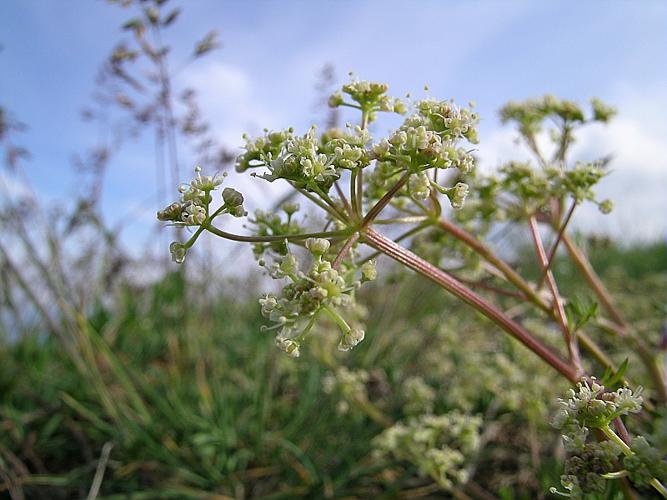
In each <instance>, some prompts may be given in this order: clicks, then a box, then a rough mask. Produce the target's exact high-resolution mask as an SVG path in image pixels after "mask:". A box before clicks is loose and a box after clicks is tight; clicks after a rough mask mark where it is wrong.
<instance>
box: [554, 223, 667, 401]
mask: <svg viewBox="0 0 667 500" xmlns="http://www.w3.org/2000/svg"><path fill="white" fill-rule="evenodd" d="M562 240H563V243H564V244H565V247H566V248H567V250H568V253H569V254H570V258H571V259H572V261H573V262H574V264H575V266H576V267H577V268H578V269H579V271H580V272H581V273H582V274H583V275H584V278H585V280H586V281H587V282H588V284H589V286H590V287H591V289H592V290H593V292H594V293H595V295H596V296H597V297H598V299H599V300H600V302H601V303H602V305H603V307H604V308H605V309H606V310H607V312H608V313H609V316H611V319H612V321H610V322H609V324H608V325H605V324H604V322H602V321H601V322H600V323H601V326H602V327H603V328H605V329H606V330H611V331H613V332H615V333H616V334H617V335H618V336H619V337H621V338H622V339H625V341H626V342H628V343H629V344H630V345H631V346H632V347H633V348H634V350H635V352H636V353H637V354H638V356H639V357H640V359H641V360H642V363H643V364H644V366H645V368H646V370H647V372H648V373H649V375H650V377H651V379H652V381H653V384H654V386H655V390H656V392H657V396H658V400H659V401H660V402H661V403H662V404H665V403H666V402H667V383H666V381H665V376H664V373H663V371H662V369H661V368H660V366H659V364H658V362H657V360H656V358H655V356H654V354H653V352H652V350H651V348H650V347H649V346H648V345H646V343H645V342H644V341H643V339H641V338H639V337H637V335H634V334H632V332H631V329H630V326H629V325H628V324H627V323H626V322H625V320H624V319H623V317H622V315H621V312H620V311H619V310H618V308H617V307H616V305H615V304H614V301H613V299H612V297H611V294H610V293H609V291H608V290H607V288H606V287H605V286H604V284H603V283H602V281H601V280H600V278H599V277H598V275H597V273H596V272H595V270H594V269H593V266H591V263H590V261H589V260H588V259H587V258H586V256H584V254H583V252H582V251H581V249H580V248H579V247H578V246H577V245H576V244H575V243H574V241H572V239H571V238H570V236H569V235H568V234H567V233H566V232H564V233H563V238H562ZM612 323H613V324H612Z"/></svg>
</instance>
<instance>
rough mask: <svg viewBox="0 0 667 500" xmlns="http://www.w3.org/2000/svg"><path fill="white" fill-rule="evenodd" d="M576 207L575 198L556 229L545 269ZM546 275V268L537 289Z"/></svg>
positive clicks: (548, 267)
mask: <svg viewBox="0 0 667 500" xmlns="http://www.w3.org/2000/svg"><path fill="white" fill-rule="evenodd" d="M576 207H577V202H576V200H575V201H573V202H572V205H571V206H570V209H569V210H568V211H567V215H566V216H565V220H564V221H563V223H562V224H561V226H560V229H559V230H558V234H557V235H556V241H555V242H554V244H553V246H552V247H551V251H550V252H549V258H548V259H547V265H546V269H547V270H548V269H551V265H552V264H553V260H554V257H555V256H556V251H557V250H558V245H559V244H560V242H561V239H562V238H563V233H564V232H565V229H566V228H567V225H568V224H569V223H570V220H571V219H572V214H574V209H575V208H576ZM546 277H547V272H546V270H545V271H544V272H543V273H542V276H541V277H540V279H539V280H538V282H537V289H538V290H539V289H540V288H541V287H542V283H544V279H545V278H546Z"/></svg>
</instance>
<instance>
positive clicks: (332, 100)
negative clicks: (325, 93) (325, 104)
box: [329, 92, 343, 108]
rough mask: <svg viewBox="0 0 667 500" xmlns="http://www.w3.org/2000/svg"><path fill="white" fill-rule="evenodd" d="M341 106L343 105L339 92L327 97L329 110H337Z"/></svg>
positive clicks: (341, 95)
mask: <svg viewBox="0 0 667 500" xmlns="http://www.w3.org/2000/svg"><path fill="white" fill-rule="evenodd" d="M341 104H343V94H341V93H340V92H336V93H335V94H332V95H331V97H329V107H330V108H337V107H338V106H340V105H341Z"/></svg>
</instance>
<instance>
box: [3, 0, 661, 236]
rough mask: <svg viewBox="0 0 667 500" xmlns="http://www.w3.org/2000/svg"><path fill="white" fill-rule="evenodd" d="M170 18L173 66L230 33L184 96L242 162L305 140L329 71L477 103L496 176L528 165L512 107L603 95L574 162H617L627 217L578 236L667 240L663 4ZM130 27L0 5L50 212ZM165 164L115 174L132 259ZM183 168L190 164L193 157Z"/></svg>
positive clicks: (271, 5) (38, 0) (63, 9)
mask: <svg viewBox="0 0 667 500" xmlns="http://www.w3.org/2000/svg"><path fill="white" fill-rule="evenodd" d="M171 3H173V4H174V5H175V6H176V5H180V6H183V7H184V10H183V14H182V16H181V19H179V21H178V23H177V24H176V26H175V28H174V29H173V30H172V33H171V35H170V38H169V41H170V43H172V44H173V46H174V47H176V50H175V51H174V59H175V60H178V59H179V56H182V55H183V54H184V53H186V52H185V51H188V50H190V48H191V46H192V43H193V41H194V40H196V39H197V38H198V37H200V36H201V35H202V34H203V33H205V32H207V31H209V30H210V29H217V30H218V31H219V33H220V39H221V41H222V43H223V45H224V47H223V49H222V50H219V51H217V52H216V53H215V54H213V55H211V56H209V57H208V58H206V59H203V60H201V61H200V62H197V63H196V64H194V65H192V66H190V67H189V68H188V69H187V70H186V71H183V72H181V73H180V74H179V76H178V78H177V81H176V84H177V86H181V87H182V86H185V85H191V86H194V87H195V88H196V89H198V91H199V92H200V97H201V101H200V102H201V104H202V108H203V109H204V113H205V116H206V118H207V119H208V120H209V121H210V122H211V123H212V125H213V126H214V130H215V132H216V134H217V135H218V137H220V138H221V139H222V140H223V141H224V142H225V143H226V144H228V145H229V146H231V147H238V146H240V145H242V140H241V137H240V136H241V134H242V133H243V132H244V131H253V130H254V131H257V130H261V128H263V127H269V128H279V127H286V126H290V125H294V126H296V127H297V128H298V129H305V128H307V126H308V125H309V123H310V121H311V120H312V119H313V117H316V116H317V114H316V112H315V111H314V109H313V108H314V103H315V101H316V98H317V95H316V92H315V90H314V85H315V81H316V78H317V74H318V72H319V71H320V69H321V68H322V66H323V65H324V64H325V63H331V64H333V65H334V66H335V67H336V70H337V73H338V76H339V78H340V79H341V80H343V79H344V78H345V77H346V73H347V72H348V71H350V70H352V71H354V72H355V73H356V74H357V75H359V76H360V77H362V78H364V79H372V80H380V81H385V82H388V83H389V84H390V87H391V89H392V91H393V92H394V93H395V95H402V94H404V93H405V92H408V91H412V92H413V93H414V94H417V95H419V94H420V92H421V89H422V88H423V86H424V84H428V85H429V87H430V91H431V94H432V95H434V96H437V97H442V98H450V97H453V98H455V99H456V100H457V101H458V102H461V103H467V102H468V101H469V100H474V101H475V102H476V103H477V107H478V111H479V113H480V115H481V116H482V120H483V121H482V123H481V125H480V136H481V143H480V145H479V154H480V156H481V158H482V167H483V168H492V167H493V166H496V165H497V164H498V163H499V162H500V161H502V160H507V159H510V158H513V157H517V156H520V155H521V152H520V151H519V149H518V148H517V147H516V146H515V145H514V143H513V138H514V137H515V135H516V134H515V133H513V132H512V131H511V130H510V129H508V128H505V127H501V126H500V123H499V121H498V118H497V110H498V108H499V107H500V106H501V105H502V104H503V103H505V102H506V101H508V100H510V99H522V98H526V97H534V96H539V95H543V94H545V93H553V94H556V95H558V96H561V97H566V98H570V99H574V100H578V101H581V102H585V101H587V100H588V99H589V98H590V97H592V96H599V97H601V98H603V99H604V100H606V101H608V102H610V103H611V104H614V105H615V106H617V107H618V108H619V111H620V115H619V117H618V119H617V120H616V121H615V122H614V123H613V124H611V125H610V126H608V127H606V128H605V127H593V128H592V129H590V130H588V131H586V132H585V133H584V134H583V135H582V137H581V139H580V142H579V143H578V144H577V146H576V148H575V150H574V153H575V155H576V156H579V157H581V158H582V159H592V158H596V157H598V156H602V155H606V154H610V153H611V154H614V155H615V161H614V163H613V164H612V167H613V169H614V173H613V174H612V175H611V176H610V177H609V178H608V179H606V180H605V181H604V184H603V185H602V186H601V190H602V192H603V194H605V195H607V196H611V197H613V198H615V201H616V206H617V209H616V210H615V212H614V213H613V214H612V215H610V216H607V217H601V216H599V215H598V214H597V213H596V211H595V209H582V211H581V213H579V214H578V215H577V217H576V219H575V222H576V223H577V224H578V225H579V226H580V227H581V226H586V227H588V228H593V229H595V230H597V231H602V232H607V233H611V234H613V235H616V236H622V237H624V238H625V237H628V238H641V239H654V238H659V237H664V235H665V232H666V223H665V214H666V213H667V196H666V195H667V119H665V110H667V57H666V56H665V54H667V29H665V28H666V27H667V3H665V2H662V1H636V2H630V1H626V2H621V1H587V2H579V1H543V2H530V1H507V2H501V1H492V0H487V1H482V0H472V1H466V2H464V1H425V0H414V1H388V0H383V1H352V0H338V1H319V2H316V1H305V0H304V1H268V0H265V1H241V0H237V1H212V0H211V1H205V0H191V1H188V2H183V1H181V2H178V1H177V0H171ZM128 17H129V14H128V12H127V11H123V10H122V9H120V8H118V7H115V6H112V5H109V4H107V3H106V2H102V1H95V0H68V1H55V0H54V1H47V0H4V1H3V2H0V44H1V45H2V47H3V50H2V51H0V105H2V106H5V107H7V108H9V109H10V110H11V111H12V112H13V114H14V115H15V116H16V117H17V118H19V119H20V120H21V121H23V122H25V123H26V124H27V125H28V127H29V129H28V131H27V132H26V133H25V134H23V135H22V136H21V138H20V142H21V143H22V144H23V145H25V146H26V147H28V148H29V149H30V150H31V151H32V154H33V158H32V160H31V161H30V162H29V163H28V164H27V168H28V170H29V172H30V176H31V179H32V180H33V182H34V185H35V186H36V188H37V190H38V192H39V193H40V194H41V195H42V196H44V198H45V199H48V200H54V199H62V198H65V197H67V196H69V195H70V194H71V193H72V192H74V191H75V190H76V186H77V183H76V174H75V173H74V172H73V169H72V167H71V159H72V157H73V155H74V154H75V153H77V152H79V153H81V152H83V151H85V149H86V148H88V147H90V146H91V145H94V143H95V141H96V139H97V137H98V133H99V131H98V130H97V129H96V128H95V127H92V126H91V125H90V124H86V123H83V122H82V121H81V120H80V115H79V112H80V110H81V108H82V107H83V106H84V105H86V104H87V103H89V102H90V97H91V94H92V92H93V90H94V79H95V75H96V73H97V71H98V69H99V67H100V65H101V63H102V61H103V60H104V58H105V57H106V56H107V55H108V54H109V52H110V50H111V49H112V47H113V46H114V45H115V44H116V43H117V42H118V40H119V39H120V38H122V36H123V34H122V33H121V30H120V25H121V24H122V23H123V22H124V20H126V19H127V18H128ZM350 119H352V117H350ZM389 126H390V124H384V125H379V126H378V127H377V128H376V131H377V132H378V133H379V132H384V131H385V130H386V129H387V128H388V127H389ZM152 152H153V147H152V145H151V142H150V139H149V138H142V139H139V140H138V141H137V142H135V143H133V144H128V145H127V146H126V147H125V148H124V150H123V152H122V153H121V154H119V155H118V156H117V157H115V158H114V160H113V162H112V164H111V168H110V172H109V177H108V181H107V185H106V191H105V198H104V200H105V205H104V206H105V211H106V213H107V216H108V217H109V219H110V220H119V219H121V218H122V219H123V220H126V221H128V222H127V223H128V224H129V225H128V226H127V228H126V230H125V238H126V241H127V242H128V243H130V244H136V242H137V241H139V239H138V238H139V235H141V234H145V233H146V229H147V228H148V227H152V225H153V224H154V223H153V222H152V218H153V216H154V213H155V210H156V209H157V208H158V207H157V206H155V205H156V203H155V200H154V198H153V197H151V193H152V192H153V191H154V187H153V184H152V183H153V179H154V172H153V159H152ZM179 160H180V162H181V164H182V165H188V166H189V163H190V162H192V161H193V160H192V158H190V157H189V156H188V155H187V152H186V151H185V150H183V149H182V154H181V157H180V158H179ZM183 180H187V179H183ZM232 183H233V182H232ZM174 194H175V193H174ZM250 194H251V201H253V200H252V191H251V193H250ZM255 196H256V197H257V198H259V195H258V194H255ZM258 203H259V201H258Z"/></svg>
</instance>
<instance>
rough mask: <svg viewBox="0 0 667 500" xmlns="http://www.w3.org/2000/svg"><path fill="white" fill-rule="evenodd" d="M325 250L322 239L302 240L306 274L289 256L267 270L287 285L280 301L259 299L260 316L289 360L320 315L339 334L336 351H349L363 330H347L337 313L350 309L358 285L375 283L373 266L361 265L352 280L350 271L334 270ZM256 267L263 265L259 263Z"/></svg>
mask: <svg viewBox="0 0 667 500" xmlns="http://www.w3.org/2000/svg"><path fill="white" fill-rule="evenodd" d="M329 247H330V242H329V241H328V240H326V239H322V238H310V239H308V240H306V248H307V249H308V250H309V251H310V253H311V254H312V255H313V262H312V265H311V266H310V269H309V271H308V272H307V273H304V272H302V271H301V270H299V267H298V263H297V260H296V257H295V256H294V254H292V253H289V252H288V253H287V254H286V255H285V256H284V257H282V258H280V259H279V260H278V261H277V262H275V263H274V264H273V265H271V266H270V267H269V274H270V275H271V277H272V278H274V279H282V278H287V279H289V280H290V281H291V283H289V284H288V285H287V286H285V287H284V288H283V290H282V295H281V297H277V296H275V295H273V294H267V295H265V296H264V297H262V298H261V299H260V304H261V308H262V315H263V316H264V317H266V318H268V319H270V320H271V321H272V322H273V323H274V325H273V326H271V327H268V328H265V330H273V329H277V330H278V334H277V337H276V343H277V345H278V346H279V347H280V348H281V349H282V350H284V351H285V352H286V353H288V354H290V355H291V356H294V357H297V356H299V347H300V346H301V343H302V342H303V339H304V338H305V336H306V335H307V334H308V332H309V331H310V330H311V328H312V327H313V326H314V324H315V322H316V320H317V318H318V317H319V316H320V315H321V314H322V313H324V314H325V315H326V316H328V317H329V318H330V319H332V320H333V321H334V322H335V323H336V325H337V326H338V327H339V329H340V330H341V333H342V335H341V338H340V341H339V343H338V349H339V350H341V351H349V350H350V349H352V348H353V347H355V346H356V345H357V344H358V343H359V342H361V341H362V340H363V339H364V335H365V333H364V330H363V329H361V328H359V327H356V326H350V325H349V324H348V323H347V322H346V321H345V319H344V318H343V317H342V316H341V314H340V312H339V310H340V309H344V308H348V307H350V306H352V304H353V302H354V292H355V290H356V289H358V288H359V287H360V286H361V284H362V282H365V281H370V280H372V279H375V277H376V272H375V267H374V264H373V263H372V262H371V261H369V262H367V263H365V264H364V266H362V267H361V269H360V271H361V276H360V277H356V276H355V272H354V269H351V270H349V271H348V270H345V269H344V270H339V269H334V267H333V265H332V260H331V259H329V258H328V257H327V252H328V251H329ZM260 264H264V265H265V263H264V262H263V261H260Z"/></svg>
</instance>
